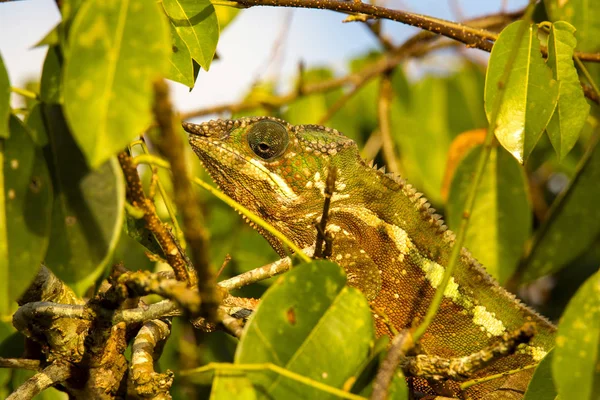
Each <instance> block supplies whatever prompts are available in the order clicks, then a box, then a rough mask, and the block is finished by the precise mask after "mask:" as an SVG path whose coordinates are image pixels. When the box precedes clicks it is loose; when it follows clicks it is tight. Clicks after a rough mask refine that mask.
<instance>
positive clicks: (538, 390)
mask: <svg viewBox="0 0 600 400" xmlns="http://www.w3.org/2000/svg"><path fill="white" fill-rule="evenodd" d="M553 355H554V350H550V352H549V353H548V354H546V357H544V358H543V359H542V361H540V363H539V365H538V366H537V367H536V369H535V372H534V373H533V378H531V381H530V382H529V385H528V386H527V392H525V397H524V398H523V400H554V399H556V395H557V393H556V387H555V386H554V382H553V381H552V358H553Z"/></svg>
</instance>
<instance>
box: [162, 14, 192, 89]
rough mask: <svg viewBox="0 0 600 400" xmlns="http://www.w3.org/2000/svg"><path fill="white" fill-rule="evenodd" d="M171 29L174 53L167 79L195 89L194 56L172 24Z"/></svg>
mask: <svg viewBox="0 0 600 400" xmlns="http://www.w3.org/2000/svg"><path fill="white" fill-rule="evenodd" d="M169 27H170V28H171V49H172V53H171V58H170V60H169V62H170V65H171V68H170V69H169V72H168V73H167V78H168V79H170V80H172V81H175V82H179V83H183V84H184V85H185V86H187V87H189V88H193V87H194V80H195V75H194V65H193V63H192V56H191V55H190V51H189V50H188V48H187V46H186V44H185V42H184V41H183V40H181V38H180V37H179V34H178V33H177V31H176V30H175V27H174V26H173V24H172V23H171V24H169Z"/></svg>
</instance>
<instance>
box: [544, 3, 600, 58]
mask: <svg viewBox="0 0 600 400" xmlns="http://www.w3.org/2000/svg"><path fill="white" fill-rule="evenodd" d="M544 5H545V6H546V11H547V12H548V15H550V18H551V19H552V21H559V20H562V21H566V22H568V23H570V24H571V25H573V26H574V27H575V29H577V31H576V32H575V37H576V38H577V43H578V44H579V46H578V50H580V51H591V52H593V51H597V50H599V49H600V39H599V38H600V8H598V4H597V3H596V2H594V1H590V0H568V1H565V0H544Z"/></svg>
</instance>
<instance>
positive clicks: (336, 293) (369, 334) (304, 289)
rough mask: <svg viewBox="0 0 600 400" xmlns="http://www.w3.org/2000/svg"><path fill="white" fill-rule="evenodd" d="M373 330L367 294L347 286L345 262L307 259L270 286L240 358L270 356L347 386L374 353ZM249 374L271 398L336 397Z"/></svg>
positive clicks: (259, 360)
mask: <svg viewBox="0 0 600 400" xmlns="http://www.w3.org/2000/svg"><path fill="white" fill-rule="evenodd" d="M373 331H374V329H373V322H372V318H371V314H370V311H369V305H368V303H367V301H366V299H365V298H364V297H363V295H362V294H361V293H360V292H359V291H358V290H356V289H352V288H350V287H348V286H346V278H345V275H344V272H343V270H342V269H341V268H340V267H339V266H337V265H336V264H333V263H331V262H325V261H319V262H312V263H309V264H303V265H300V266H298V267H296V268H294V269H293V270H291V271H290V272H288V273H287V274H286V275H284V276H282V277H281V278H279V279H278V280H277V281H276V282H275V284H273V285H272V286H271V287H270V288H269V290H267V292H266V293H265V295H264V296H263V298H262V300H261V302H260V304H259V306H258V308H257V310H256V311H255V313H254V314H253V316H252V317H251V320H250V321H249V323H248V325H247V326H246V328H245V330H244V333H243V335H242V339H241V341H240V344H239V346H238V348H237V352H236V355H235V362H236V363H265V362H270V363H274V364H276V365H279V366H281V367H283V368H286V369H288V370H290V371H293V372H296V373H298V374H301V375H303V376H306V377H308V378H311V379H313V380H316V381H318V382H321V383H324V384H327V385H329V386H334V387H338V388H341V387H342V385H343V384H344V382H346V380H347V379H348V378H350V377H351V376H353V374H355V373H356V372H357V370H358V368H359V366H360V365H362V364H363V363H364V361H365V360H366V359H367V357H368V356H369V349H370V346H371V344H372V341H373ZM249 378H250V379H251V380H252V382H253V384H254V386H255V388H256V389H257V391H259V392H261V393H265V394H267V393H268V396H270V397H271V398H286V399H293V398H303V399H307V398H319V399H323V398H329V397H331V396H328V395H327V394H326V393H324V392H322V391H319V390H318V389H316V388H314V387H311V386H308V385H303V384H300V383H298V382H295V381H293V380H290V379H288V378H285V377H282V376H279V375H276V374H274V373H270V372H264V373H253V374H252V375H251V376H249Z"/></svg>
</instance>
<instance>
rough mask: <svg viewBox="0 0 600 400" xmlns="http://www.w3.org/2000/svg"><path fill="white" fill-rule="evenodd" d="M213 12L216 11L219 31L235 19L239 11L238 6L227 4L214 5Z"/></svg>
mask: <svg viewBox="0 0 600 400" xmlns="http://www.w3.org/2000/svg"><path fill="white" fill-rule="evenodd" d="M215 12H216V13H217V19H218V20H219V31H220V32H223V30H224V29H225V28H226V27H227V26H228V25H229V24H230V23H231V21H233V20H234V19H235V17H236V16H237V15H238V13H239V12H240V9H239V8H235V7H229V6H219V5H215Z"/></svg>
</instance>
